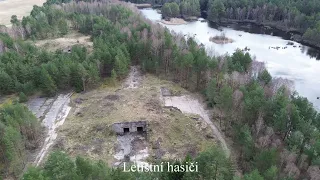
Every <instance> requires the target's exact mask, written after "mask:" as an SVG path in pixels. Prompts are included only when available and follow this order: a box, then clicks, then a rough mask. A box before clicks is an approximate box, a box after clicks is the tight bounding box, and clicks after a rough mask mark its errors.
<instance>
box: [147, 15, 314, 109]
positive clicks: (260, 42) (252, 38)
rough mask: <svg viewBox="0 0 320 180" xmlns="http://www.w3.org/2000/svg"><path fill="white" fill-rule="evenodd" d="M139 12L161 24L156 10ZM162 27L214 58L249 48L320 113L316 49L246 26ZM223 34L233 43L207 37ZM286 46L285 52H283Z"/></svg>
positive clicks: (278, 33) (276, 33)
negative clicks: (191, 39) (195, 43)
mask: <svg viewBox="0 0 320 180" xmlns="http://www.w3.org/2000/svg"><path fill="white" fill-rule="evenodd" d="M141 12H142V14H143V15H144V16H145V17H147V18H148V19H150V20H152V21H154V22H157V21H159V20H161V14H159V13H158V12H157V11H156V10H153V9H142V10H141ZM160 24H162V23H160ZM162 25H163V26H165V27H167V28H168V29H169V30H173V31H174V32H176V33H182V34H188V35H191V36H194V38H195V39H196V40H197V41H198V43H203V44H204V45H205V47H206V48H210V49H213V50H214V52H215V54H216V55H223V54H225V53H229V54H232V53H233V52H234V51H235V50H236V49H237V48H240V49H244V48H245V47H248V48H250V51H249V53H250V54H251V56H255V57H256V60H257V61H261V62H265V63H266V66H267V69H268V71H269V72H270V73H271V75H272V76H273V77H283V78H287V79H289V80H292V81H293V82H294V85H295V89H296V91H297V92H298V93H299V94H300V95H302V96H304V97H307V98H308V99H309V101H311V102H312V103H313V104H314V105H315V107H316V108H318V109H320V99H319V100H318V99H317V97H320V61H319V60H317V58H318V59H320V55H319V54H320V52H319V51H317V50H316V49H314V48H312V47H308V46H304V45H302V44H300V43H297V42H294V46H296V47H294V46H292V45H291V46H290V45H287V43H288V41H289V40H288V39H289V38H290V37H288V36H287V35H285V34H283V33H281V32H279V31H272V30H270V29H269V30H268V29H262V28H257V27H254V26H253V25H248V24H244V25H239V24H231V25H228V26H220V27H217V26H215V25H212V24H209V23H208V22H201V21H195V22H190V23H187V24H183V25H165V24H162ZM222 32H224V33H225V34H226V36H227V37H229V38H231V39H233V40H235V42H233V43H229V44H224V45H220V44H215V43H213V42H210V41H209V37H211V36H215V35H220V34H221V33H222ZM272 34H273V35H272ZM276 35H277V36H276ZM280 36H282V37H280ZM277 46H279V47H280V48H279V49H278V50H276V49H273V48H270V49H269V47H277ZM286 46H287V48H286V49H282V47H286ZM299 46H300V47H299Z"/></svg>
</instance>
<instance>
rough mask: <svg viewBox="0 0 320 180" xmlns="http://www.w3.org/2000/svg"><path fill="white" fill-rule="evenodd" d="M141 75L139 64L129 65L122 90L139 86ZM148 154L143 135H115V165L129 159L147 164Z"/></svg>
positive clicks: (139, 163) (140, 163)
mask: <svg viewBox="0 0 320 180" xmlns="http://www.w3.org/2000/svg"><path fill="white" fill-rule="evenodd" d="M141 80H142V76H141V72H140V67H139V66H131V68H130V72H129V75H128V77H127V79H126V81H125V82H124V84H123V91H128V90H129V91H130V90H135V89H137V88H139V85H140V83H141ZM148 156H149V150H148V146H147V142H146V139H145V137H144V136H141V135H139V134H131V133H130V134H124V135H122V136H120V135H118V136H117V148H116V154H115V155H114V158H115V159H116V160H117V162H115V163H114V165H115V166H118V165H120V164H121V163H122V162H125V161H131V162H135V163H136V164H138V165H148V163H147V162H146V159H147V157H148Z"/></svg>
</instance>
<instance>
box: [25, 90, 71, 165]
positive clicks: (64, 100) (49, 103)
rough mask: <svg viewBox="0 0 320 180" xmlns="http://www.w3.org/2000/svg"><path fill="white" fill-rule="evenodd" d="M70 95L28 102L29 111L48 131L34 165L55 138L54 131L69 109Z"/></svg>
mask: <svg viewBox="0 0 320 180" xmlns="http://www.w3.org/2000/svg"><path fill="white" fill-rule="evenodd" d="M71 95H72V93H68V94H60V95H59V96H58V97H56V98H48V99H46V98H35V99H32V100H30V101H29V102H28V107H29V109H30V110H31V111H32V112H33V113H34V114H35V116H36V117H37V118H39V119H42V124H43V126H45V127H46V128H47V130H48V132H47V137H46V139H45V142H44V143H43V145H42V147H41V149H40V151H39V152H38V154H37V156H36V158H35V161H34V164H35V165H36V166H38V165H39V164H40V163H41V162H42V160H43V158H44V157H45V155H46V154H47V152H48V151H49V149H50V147H51V145H52V144H53V143H54V141H55V139H56V138H57V132H56V129H57V128H58V127H59V126H61V125H62V124H63V123H64V121H65V119H66V118H67V116H68V114H69V111H70V110H71V107H70V106H69V103H70V97H71Z"/></svg>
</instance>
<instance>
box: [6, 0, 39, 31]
mask: <svg viewBox="0 0 320 180" xmlns="http://www.w3.org/2000/svg"><path fill="white" fill-rule="evenodd" d="M44 2H45V0H4V1H1V0H0V24H2V25H7V26H8V25H10V24H11V23H10V19H11V16H12V15H17V17H18V19H22V17H23V16H27V15H29V14H30V12H31V10H32V8H33V6H34V5H38V6H41V5H42V4H43V3H44Z"/></svg>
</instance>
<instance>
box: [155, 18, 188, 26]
mask: <svg viewBox="0 0 320 180" xmlns="http://www.w3.org/2000/svg"><path fill="white" fill-rule="evenodd" d="M160 22H161V23H163V24H167V25H180V24H187V22H186V21H185V20H184V19H181V18H170V21H166V20H161V21H160Z"/></svg>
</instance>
